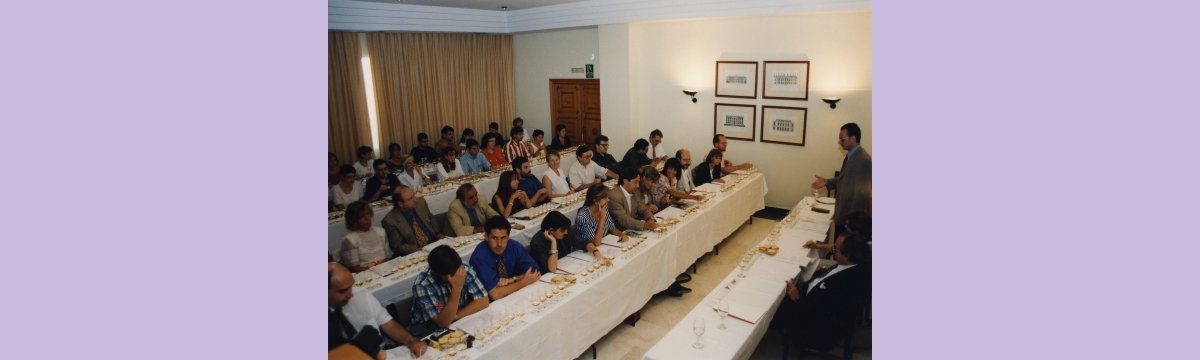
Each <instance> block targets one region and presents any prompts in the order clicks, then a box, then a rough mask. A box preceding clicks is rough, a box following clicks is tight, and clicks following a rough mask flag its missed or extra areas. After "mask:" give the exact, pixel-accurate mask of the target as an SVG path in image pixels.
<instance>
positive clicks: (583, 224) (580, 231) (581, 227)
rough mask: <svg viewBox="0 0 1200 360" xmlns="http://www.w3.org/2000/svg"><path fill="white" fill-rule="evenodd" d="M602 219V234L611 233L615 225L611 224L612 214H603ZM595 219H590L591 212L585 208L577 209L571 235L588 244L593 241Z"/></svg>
mask: <svg viewBox="0 0 1200 360" xmlns="http://www.w3.org/2000/svg"><path fill="white" fill-rule="evenodd" d="M605 215H606V216H605V217H604V233H605V234H608V233H611V232H612V230H613V229H614V228H616V225H614V224H613V220H612V214H611V213H610V214H605ZM596 225H597V224H596V218H594V217H592V211H591V210H589V209H588V207H587V206H584V207H581V208H579V212H578V213H576V214H575V225H573V226H572V228H571V234H575V235H576V236H579V237H580V238H582V239H584V240H587V241H589V242H591V241H593V240H595V236H596Z"/></svg>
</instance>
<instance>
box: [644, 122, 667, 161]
mask: <svg viewBox="0 0 1200 360" xmlns="http://www.w3.org/2000/svg"><path fill="white" fill-rule="evenodd" d="M662 138H663V133H662V131H661V130H658V129H654V131H651V132H650V151H648V152H646V158H647V159H650V160H657V161H667V149H666V148H663V145H662Z"/></svg>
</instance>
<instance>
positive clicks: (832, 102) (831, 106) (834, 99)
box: [821, 98, 842, 109]
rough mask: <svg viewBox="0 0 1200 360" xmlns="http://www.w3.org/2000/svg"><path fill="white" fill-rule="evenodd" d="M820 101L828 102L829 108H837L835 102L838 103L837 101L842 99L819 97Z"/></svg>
mask: <svg viewBox="0 0 1200 360" xmlns="http://www.w3.org/2000/svg"><path fill="white" fill-rule="evenodd" d="M821 101H824V102H826V103H829V108H830V109H837V103H838V101H842V99H839V98H824V99H821Z"/></svg>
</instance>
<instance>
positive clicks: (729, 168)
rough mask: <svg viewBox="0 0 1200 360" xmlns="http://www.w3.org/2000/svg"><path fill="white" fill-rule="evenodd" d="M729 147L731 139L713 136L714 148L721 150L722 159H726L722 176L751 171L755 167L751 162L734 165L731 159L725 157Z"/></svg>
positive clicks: (722, 168) (720, 135)
mask: <svg viewBox="0 0 1200 360" xmlns="http://www.w3.org/2000/svg"><path fill="white" fill-rule="evenodd" d="M728 147H729V139H726V138H725V134H717V136H713V148H714V149H717V150H721V157H722V158H724V159H725V166H722V167H721V173H722V174H728V173H732V172H734V171H738V170H743V169H749V168H751V167H753V166H754V164H751V163H749V162H744V163H742V164H741V165H734V164H733V162H732V161H729V158H728V157H726V156H725V149H726V148H728Z"/></svg>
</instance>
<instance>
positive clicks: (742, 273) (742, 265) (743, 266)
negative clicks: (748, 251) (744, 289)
mask: <svg viewBox="0 0 1200 360" xmlns="http://www.w3.org/2000/svg"><path fill="white" fill-rule="evenodd" d="M747 265H749V263H748V262H746V257H745V256H743V257H742V261H739V262H738V267H739V268H741V269H742V271H740V272H738V277H740V278H744V277H746V266H747Z"/></svg>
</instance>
